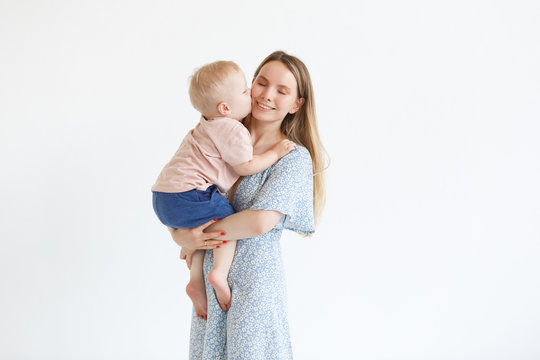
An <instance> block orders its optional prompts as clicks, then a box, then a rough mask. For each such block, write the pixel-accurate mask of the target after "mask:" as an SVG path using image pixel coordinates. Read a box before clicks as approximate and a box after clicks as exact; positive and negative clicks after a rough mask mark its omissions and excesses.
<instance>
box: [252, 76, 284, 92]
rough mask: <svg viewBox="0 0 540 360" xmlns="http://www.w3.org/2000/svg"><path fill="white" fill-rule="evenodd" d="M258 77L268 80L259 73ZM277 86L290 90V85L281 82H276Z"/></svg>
mask: <svg viewBox="0 0 540 360" xmlns="http://www.w3.org/2000/svg"><path fill="white" fill-rule="evenodd" d="M259 77H260V78H262V79H263V80H264V81H268V79H267V78H265V77H264V76H262V75H259ZM268 82H270V81H268ZM277 87H280V88H284V89H287V90H291V88H290V87H288V86H287V85H283V84H278V85H277Z"/></svg>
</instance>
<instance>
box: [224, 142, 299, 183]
mask: <svg viewBox="0 0 540 360" xmlns="http://www.w3.org/2000/svg"><path fill="white" fill-rule="evenodd" d="M295 147H296V144H295V143H293V142H292V141H290V140H287V139H285V140H282V141H280V142H278V143H277V144H276V145H274V146H273V147H272V148H271V149H270V150H268V151H267V152H265V153H262V154H260V155H253V159H251V160H250V161H246V162H245V163H242V164H238V165H236V166H233V169H234V171H236V173H237V174H238V175H240V176H247V175H253V174H256V173H258V172H261V171H263V170H266V169H268V168H269V167H270V166H272V165H273V164H274V163H275V162H276V161H278V160H279V159H281V158H282V157H284V156H285V155H287V154H288V153H289V152H290V151H291V150H292V149H294V148H295Z"/></svg>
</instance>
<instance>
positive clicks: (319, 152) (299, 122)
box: [246, 51, 329, 224]
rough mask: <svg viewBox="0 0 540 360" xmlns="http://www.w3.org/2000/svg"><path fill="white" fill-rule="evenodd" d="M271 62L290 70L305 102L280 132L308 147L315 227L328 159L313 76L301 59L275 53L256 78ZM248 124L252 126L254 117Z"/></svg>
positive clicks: (288, 119)
mask: <svg viewBox="0 0 540 360" xmlns="http://www.w3.org/2000/svg"><path fill="white" fill-rule="evenodd" d="M270 61H280V62H282V63H283V64H285V65H286V66H287V68H288V69H289V71H290V72H291V73H292V74H293V75H294V78H295V79H296V83H297V84H298V88H297V93H298V97H299V98H304V104H303V105H302V106H301V107H300V109H299V110H298V111H297V112H296V113H294V114H287V115H286V116H285V118H284V119H283V121H282V122H281V132H283V134H285V136H287V138H288V139H289V140H291V141H294V142H295V143H297V144H298V145H302V146H303V147H305V148H306V149H307V150H308V151H309V154H310V155H311V161H312V162H313V216H314V218H315V224H318V223H319V222H320V219H321V216H322V212H323V209H324V206H325V204H326V179H325V170H326V168H327V167H328V164H329V159H328V154H327V153H326V150H325V149H324V147H323V145H322V142H321V138H320V136H319V130H318V128H317V115H316V113H315V99H314V95H313V85H312V84H311V76H310V75H309V71H308V69H307V67H306V65H305V64H304V63H303V62H302V61H301V60H300V59H298V58H297V57H295V56H293V55H289V54H287V53H285V52H283V51H274V52H273V53H272V54H270V55H268V57H267V58H266V59H264V60H263V62H262V63H261V64H260V65H259V67H258V68H257V70H256V71H255V75H254V78H256V77H257V75H259V72H260V71H261V69H262V67H263V66H264V65H265V64H267V63H269V62H270ZM246 120H247V122H248V123H249V121H251V115H249V116H248V118H247V119H246Z"/></svg>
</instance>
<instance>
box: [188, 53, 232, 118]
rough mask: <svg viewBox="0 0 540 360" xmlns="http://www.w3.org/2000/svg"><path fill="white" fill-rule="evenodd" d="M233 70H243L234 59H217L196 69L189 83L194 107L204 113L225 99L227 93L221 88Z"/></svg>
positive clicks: (190, 96) (210, 110)
mask: <svg viewBox="0 0 540 360" xmlns="http://www.w3.org/2000/svg"><path fill="white" fill-rule="evenodd" d="M233 71H241V70H240V67H239V66H238V65H236V64H235V63H234V62H232V61H215V62H213V63H210V64H206V65H204V66H202V67H200V68H198V69H196V70H195V72H193V75H192V76H191V79H190V84H189V98H190V100H191V104H192V105H193V107H194V108H195V109H197V110H198V111H199V112H200V113H201V114H203V115H204V114H208V113H211V112H213V111H214V110H215V107H216V106H217V104H218V103H219V102H220V101H223V98H222V97H223V96H224V95H225V94H223V93H222V92H221V91H220V90H221V87H222V86H223V85H224V83H225V80H226V79H227V77H228V76H229V75H230V74H231V73H232V72H233Z"/></svg>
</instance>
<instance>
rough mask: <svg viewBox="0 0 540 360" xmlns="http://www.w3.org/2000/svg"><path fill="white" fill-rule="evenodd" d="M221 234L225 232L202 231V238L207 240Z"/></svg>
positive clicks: (216, 237)
mask: <svg viewBox="0 0 540 360" xmlns="http://www.w3.org/2000/svg"><path fill="white" fill-rule="evenodd" d="M221 235H225V233H224V232H223V231H213V232H209V233H204V236H203V240H204V241H208V240H209V239H218V238H219V237H220V236H221Z"/></svg>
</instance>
